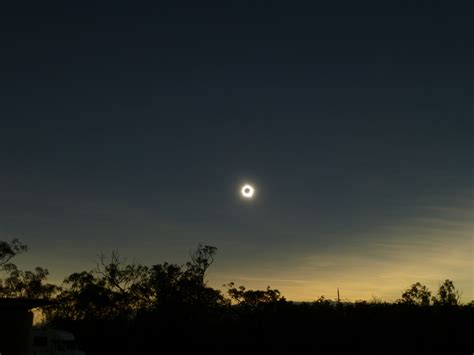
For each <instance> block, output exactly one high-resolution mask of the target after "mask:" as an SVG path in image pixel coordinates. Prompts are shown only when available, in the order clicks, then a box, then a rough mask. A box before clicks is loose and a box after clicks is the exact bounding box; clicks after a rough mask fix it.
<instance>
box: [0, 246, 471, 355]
mask: <svg viewBox="0 0 474 355" xmlns="http://www.w3.org/2000/svg"><path fill="white" fill-rule="evenodd" d="M25 251H27V246H26V245H24V244H23V243H21V242H20V241H18V240H16V239H15V240H13V241H11V242H5V241H0V271H2V273H3V274H4V278H3V279H0V297H8V298H46V299H50V300H53V301H54V303H53V304H52V305H51V306H48V307H45V308H44V309H43V316H44V325H45V326H48V327H52V328H57V329H64V330H69V331H71V332H73V333H74V334H75V336H76V337H77V339H78V342H79V346H80V348H82V349H83V350H84V351H86V354H88V355H93V354H104V353H107V354H108V353H111V354H112V353H113V354H154V353H163V352H173V353H175V352H178V353H180V352H184V353H192V354H239V355H241V354H243V353H248V352H258V353H265V354H311V353H315V354H316V353H317V354H355V353H360V354H433V353H443V354H472V353H473V351H474V344H473V340H472V321H473V320H474V302H473V301H471V302H470V303H469V304H461V303H460V292H459V291H458V290H456V288H455V286H454V284H453V282H452V281H451V280H445V281H444V282H443V283H442V285H441V286H440V287H439V289H438V290H437V292H436V294H434V295H433V294H432V293H431V291H430V290H429V289H428V288H427V287H426V286H424V285H422V284H421V283H419V282H417V283H415V284H413V285H411V286H410V287H409V288H408V289H407V290H406V291H405V292H404V293H403V294H402V295H401V298H400V299H399V300H397V301H396V302H394V303H387V302H382V301H379V300H376V299H374V300H372V301H358V302H354V303H347V302H336V301H331V300H327V299H325V298H324V297H320V298H318V299H317V300H315V301H313V302H301V303H297V302H291V301H287V300H286V299H285V298H284V297H283V296H282V295H281V294H280V292H279V291H278V290H277V289H272V288H270V287H267V289H265V290H248V289H246V288H245V287H244V286H236V285H235V284H234V283H232V282H230V283H229V284H227V285H224V286H225V289H226V292H225V293H224V292H222V291H221V290H217V289H214V288H211V287H209V286H208V284H207V282H206V278H205V276H206V272H207V270H208V269H209V267H210V266H211V265H212V263H213V261H214V257H215V255H216V248H215V247H213V246H202V245H199V246H198V248H197V249H196V250H195V251H194V252H193V253H192V254H191V255H190V260H189V261H188V262H186V263H185V264H184V265H177V264H170V263H167V262H164V263H161V264H156V265H152V266H150V267H148V266H145V265H141V264H139V263H135V262H132V263H128V262H126V260H125V259H124V258H122V257H120V255H119V254H117V253H116V252H113V253H112V254H111V255H110V257H106V256H104V255H101V256H100V257H99V260H98V261H97V263H96V266H95V268H94V269H93V270H91V271H82V272H76V273H73V274H71V275H69V276H68V277H66V279H65V280H64V282H63V284H62V285H54V284H50V283H47V276H48V270H47V269H44V268H41V267H37V268H36V269H35V270H34V271H21V270H19V269H18V267H17V266H16V265H15V264H13V263H12V261H11V260H12V258H13V257H14V256H16V255H17V254H20V253H22V252H25Z"/></svg>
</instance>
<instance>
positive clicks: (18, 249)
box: [0, 239, 58, 298]
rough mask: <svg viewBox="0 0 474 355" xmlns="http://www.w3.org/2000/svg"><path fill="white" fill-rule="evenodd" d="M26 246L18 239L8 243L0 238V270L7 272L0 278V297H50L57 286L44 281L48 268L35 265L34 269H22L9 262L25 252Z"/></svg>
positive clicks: (56, 289)
mask: <svg viewBox="0 0 474 355" xmlns="http://www.w3.org/2000/svg"><path fill="white" fill-rule="evenodd" d="M27 250H28V247H27V246H26V245H25V244H23V243H21V242H20V241H19V240H18V239H13V240H12V241H11V242H10V243H8V242H5V241H1V240H0V271H3V272H5V273H6V274H7V276H6V277H5V278H4V279H0V297H11V298H50V297H52V296H53V295H54V294H55V292H57V291H58V287H57V286H55V285H53V284H48V283H45V281H46V279H47V276H48V274H49V272H48V270H47V269H45V268H42V267H39V266H38V267H36V268H35V270H34V271H22V270H19V269H18V267H17V266H16V265H15V264H13V263H12V262H10V260H11V259H12V258H14V257H15V256H16V255H18V254H21V253H23V252H26V251H27Z"/></svg>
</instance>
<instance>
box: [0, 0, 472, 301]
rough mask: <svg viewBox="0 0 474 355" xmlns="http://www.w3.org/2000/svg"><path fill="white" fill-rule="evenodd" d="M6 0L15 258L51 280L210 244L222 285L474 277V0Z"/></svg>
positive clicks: (5, 102) (299, 294)
mask: <svg viewBox="0 0 474 355" xmlns="http://www.w3.org/2000/svg"><path fill="white" fill-rule="evenodd" d="M1 6H2V9H1V11H0V17H1V18H0V20H1V21H0V29H1V30H0V31H1V32H0V39H1V42H0V43H1V46H2V51H1V53H2V55H1V56H0V71H1V72H0V78H1V79H0V103H1V104H0V238H1V239H3V240H9V239H11V238H14V237H16V238H19V239H20V240H22V241H23V242H25V243H26V244H28V245H29V247H30V251H29V252H28V253H27V254H25V255H22V256H19V257H18V258H17V263H18V264H19V265H20V266H22V267H25V268H27V267H28V268H29V267H33V266H35V265H41V266H44V267H47V268H48V269H49V270H50V272H51V280H53V281H60V280H62V279H63V278H64V277H65V276H66V275H68V274H69V273H72V272H74V271H81V270H85V269H86V270H87V269H91V268H92V267H93V266H94V260H95V259H96V256H97V254H99V253H100V252H104V253H108V252H110V251H112V250H118V251H119V252H120V253H121V254H122V255H124V256H126V257H128V258H129V259H130V260H131V259H136V260H138V261H141V262H143V263H145V264H148V265H150V264H154V263H160V262H163V261H170V262H184V261H186V260H187V257H188V255H189V253H190V252H191V251H192V250H194V249H195V248H196V246H197V244H198V243H203V244H210V245H214V246H216V247H217V248H218V254H217V258H216V262H215V264H214V265H213V266H212V269H211V271H210V273H209V282H210V284H211V285H212V286H215V287H220V286H221V285H222V284H223V283H227V282H230V281H234V282H236V283H237V284H244V285H246V286H247V287H251V288H255V287H258V288H263V287H266V286H267V285H270V286H272V287H275V288H279V289H280V290H281V291H282V293H283V295H285V296H286V297H287V298H288V299H292V300H314V299H316V298H317V297H319V296H320V295H323V294H324V295H325V296H326V297H328V298H334V297H335V296H336V288H337V287H339V288H340V289H341V297H342V298H343V299H347V300H355V299H363V298H364V299H370V298H371V297H372V296H376V297H381V298H383V299H386V300H394V299H396V298H397V297H400V296H401V293H402V291H403V290H404V289H405V288H406V287H408V286H409V285H410V284H411V283H413V282H416V281H420V282H422V283H424V284H426V285H428V286H429V287H430V288H431V289H432V290H434V289H436V288H437V286H438V285H439V284H440V283H441V282H442V281H443V280H444V279H446V278H449V279H452V280H454V283H455V285H456V286H457V287H458V288H459V289H461V290H462V291H463V300H464V301H468V300H470V299H472V298H473V297H474V292H473V283H474V282H473V259H474V255H473V239H472V237H473V234H474V222H473V221H474V203H473V201H474V189H473V187H474V184H473V181H474V180H473V179H474V168H473V167H474V158H473V157H474V155H473V153H474V149H473V148H474V143H473V134H474V129H473V122H474V120H473V117H474V115H473V114H474V110H473V108H474V105H473V103H474V99H473V97H474V96H473V94H474V90H473V87H474V86H473V83H474V70H473V69H474V65H473V63H474V55H473V54H474V50H473V43H474V22H473V21H472V18H473V16H474V6H473V5H472V2H452V1H431V2H422V1H390V2H388V1H377V2H359V1H338V2H336V1H327V2H317V1H308V2H301V3H300V2H298V3H294V2H288V1H271V2H270V1H259V2H255V1H252V2H246V1H215V2H207V1H190V2H186V1H169V2H167V1H153V2H128V3H125V2H120V1H113V2H109V3H107V2H101V4H97V3H94V4H92V3H91V4H89V3H88V2H83V1H80V2H77V1H75V2H70V1H69V2H58V3H56V4H53V3H52V2H49V1H48V2H38V1H35V2H31V4H29V5H26V4H24V3H21V4H20V5H18V7H15V6H16V5H14V4H2V5H1ZM247 181H248V182H252V183H254V184H255V185H256V188H257V189H258V196H257V198H256V199H255V200H253V201H252V202H251V203H249V202H248V201H243V200H242V199H241V198H240V197H239V195H238V187H239V185H240V184H241V183H243V182H247Z"/></svg>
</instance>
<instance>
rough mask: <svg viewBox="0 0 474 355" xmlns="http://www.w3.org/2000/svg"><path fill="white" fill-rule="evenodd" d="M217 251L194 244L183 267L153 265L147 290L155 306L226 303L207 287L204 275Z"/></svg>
mask: <svg viewBox="0 0 474 355" xmlns="http://www.w3.org/2000/svg"><path fill="white" fill-rule="evenodd" d="M216 251H217V248H215V247H212V246H208V245H204V246H202V245H200V244H199V245H198V247H197V250H196V251H195V252H194V253H193V254H191V256H190V258H191V261H189V262H187V263H186V264H185V265H183V266H179V265H176V264H169V263H166V262H165V263H162V264H157V265H153V266H152V267H151V273H150V289H151V290H152V292H153V299H154V300H155V304H156V305H157V306H172V305H178V304H187V305H201V306H211V305H224V304H226V303H227V302H226V300H225V298H224V297H223V295H222V293H221V292H220V291H219V290H215V289H213V288H211V287H208V286H207V283H206V281H205V274H206V271H207V269H208V268H209V267H210V266H211V265H212V263H213V262H214V255H215V253H216Z"/></svg>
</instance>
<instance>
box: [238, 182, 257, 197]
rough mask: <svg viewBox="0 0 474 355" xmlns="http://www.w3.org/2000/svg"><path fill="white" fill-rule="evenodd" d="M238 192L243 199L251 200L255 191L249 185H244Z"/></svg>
mask: <svg viewBox="0 0 474 355" xmlns="http://www.w3.org/2000/svg"><path fill="white" fill-rule="evenodd" d="M240 192H241V193H242V196H243V197H245V198H252V197H253V194H254V193H255V189H254V188H253V187H252V186H251V185H249V184H246V185H244V186H242V189H241V190H240Z"/></svg>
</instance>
